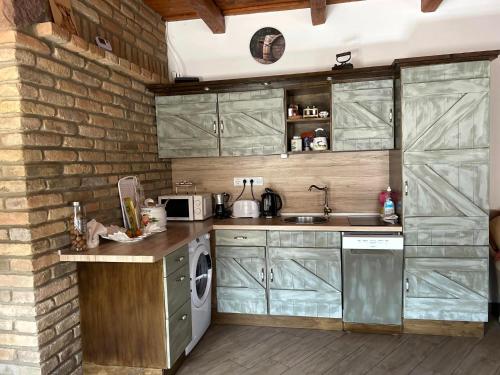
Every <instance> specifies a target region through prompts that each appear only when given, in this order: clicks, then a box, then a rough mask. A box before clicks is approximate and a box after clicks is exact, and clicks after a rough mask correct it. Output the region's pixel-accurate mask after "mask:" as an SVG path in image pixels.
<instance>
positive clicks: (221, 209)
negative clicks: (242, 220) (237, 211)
mask: <svg viewBox="0 0 500 375" xmlns="http://www.w3.org/2000/svg"><path fill="white" fill-rule="evenodd" d="M214 200H215V217H216V218H217V219H225V218H226V217H229V216H230V214H231V213H230V211H229V210H228V208H227V207H226V203H227V202H228V201H229V194H228V193H215V194H214Z"/></svg>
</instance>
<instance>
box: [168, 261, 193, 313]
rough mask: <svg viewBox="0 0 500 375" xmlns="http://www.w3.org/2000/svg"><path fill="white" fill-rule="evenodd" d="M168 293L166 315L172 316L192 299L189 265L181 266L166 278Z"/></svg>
mask: <svg viewBox="0 0 500 375" xmlns="http://www.w3.org/2000/svg"><path fill="white" fill-rule="evenodd" d="M165 281H166V284H167V285H166V288H165V290H166V291H167V295H166V298H165V301H166V304H167V305H166V306H165V311H166V316H168V317H171V316H172V315H173V314H175V313H176V312H177V310H179V308H180V307H181V306H182V305H183V304H184V303H185V302H186V301H189V300H190V297H191V290H190V280H189V265H187V264H186V265H185V266H184V267H181V268H179V269H178V270H177V271H174V272H173V273H171V274H170V275H168V277H167V278H166V279H165Z"/></svg>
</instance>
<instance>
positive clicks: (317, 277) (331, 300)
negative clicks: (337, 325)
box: [268, 247, 342, 318]
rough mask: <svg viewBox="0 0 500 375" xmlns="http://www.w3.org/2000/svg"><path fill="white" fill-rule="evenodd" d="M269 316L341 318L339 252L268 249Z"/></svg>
mask: <svg viewBox="0 0 500 375" xmlns="http://www.w3.org/2000/svg"><path fill="white" fill-rule="evenodd" d="M268 259H269V275H270V276H269V314H271V315H285V316H310V317H317V318H341V317H342V280H341V261H340V249H317V248H279V247H270V248H268Z"/></svg>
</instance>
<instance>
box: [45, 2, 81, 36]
mask: <svg viewBox="0 0 500 375" xmlns="http://www.w3.org/2000/svg"><path fill="white" fill-rule="evenodd" d="M50 10H51V11H52V17H53V18H54V23H55V24H56V25H59V26H61V27H63V28H65V29H66V30H68V31H69V32H70V33H71V34H75V35H78V31H77V29H76V22H75V16H74V14H73V7H72V6H71V0H50Z"/></svg>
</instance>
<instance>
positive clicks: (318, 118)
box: [286, 117, 330, 124]
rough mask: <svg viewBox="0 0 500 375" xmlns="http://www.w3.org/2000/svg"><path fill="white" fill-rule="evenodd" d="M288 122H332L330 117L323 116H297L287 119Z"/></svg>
mask: <svg viewBox="0 0 500 375" xmlns="http://www.w3.org/2000/svg"><path fill="white" fill-rule="evenodd" d="M286 122H289V123H296V124H297V123H299V124H308V123H313V122H315V123H321V124H328V123H329V122H330V117H327V118H321V117H308V118H297V119H287V120H286Z"/></svg>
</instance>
